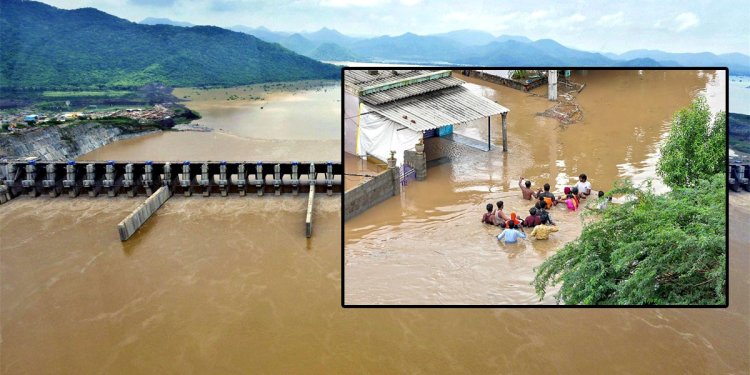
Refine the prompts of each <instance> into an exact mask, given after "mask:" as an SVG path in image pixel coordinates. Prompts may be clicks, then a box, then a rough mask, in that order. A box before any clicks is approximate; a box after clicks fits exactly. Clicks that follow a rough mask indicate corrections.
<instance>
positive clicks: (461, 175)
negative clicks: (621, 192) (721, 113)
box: [345, 70, 725, 304]
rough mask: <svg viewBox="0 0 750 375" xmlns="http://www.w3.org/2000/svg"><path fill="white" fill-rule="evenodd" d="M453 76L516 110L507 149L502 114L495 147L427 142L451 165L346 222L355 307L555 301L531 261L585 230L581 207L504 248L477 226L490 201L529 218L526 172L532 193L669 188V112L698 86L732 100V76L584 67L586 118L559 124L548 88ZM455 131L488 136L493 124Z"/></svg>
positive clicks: (560, 211) (716, 100)
mask: <svg viewBox="0 0 750 375" xmlns="http://www.w3.org/2000/svg"><path fill="white" fill-rule="evenodd" d="M454 77H460V78H462V79H466V80H467V81H468V82H469V83H468V84H466V85H465V86H466V87H468V88H469V89H470V90H471V91H473V92H474V93H476V94H479V95H482V96H485V97H487V98H490V99H491V100H494V101H497V102H498V103H499V104H501V105H503V106H505V107H507V108H509V109H510V113H509V115H508V148H509V152H508V153H507V154H503V152H502V140H501V137H502V135H501V124H500V118H499V116H497V117H498V118H493V119H492V142H493V144H494V145H495V146H494V149H493V150H492V151H491V152H484V151H480V150H476V149H473V148H469V147H467V146H465V145H460V144H456V143H453V142H450V141H448V140H445V139H440V138H429V139H427V140H426V141H425V143H426V147H425V152H426V154H427V157H428V159H432V158H434V157H435V156H436V155H438V156H447V157H449V158H450V160H451V162H449V163H443V164H440V165H438V166H435V167H432V168H429V169H428V173H427V180H426V181H424V182H410V183H409V185H408V186H407V187H406V188H405V191H404V193H402V195H401V196H400V197H394V198H391V199H389V200H386V201H385V202H383V203H381V204H378V205H377V206H375V207H373V208H371V209H369V210H368V211H366V212H364V213H363V214H361V215H359V216H357V217H355V218H353V219H351V220H349V221H347V222H346V226H345V253H346V258H345V263H346V272H345V278H346V280H345V281H346V287H345V293H346V302H347V304H370V303H377V304H534V303H543V304H549V303H554V298H553V296H552V293H549V294H547V296H546V297H545V299H544V300H543V301H539V300H538V297H537V296H536V293H535V292H534V289H533V286H532V285H530V283H531V281H532V280H533V277H534V271H533V269H534V267H537V266H539V265H540V264H541V263H542V261H544V259H546V258H547V257H548V256H549V255H551V253H552V252H554V251H556V250H557V249H559V248H560V247H561V246H562V245H563V244H565V243H567V242H570V241H572V240H574V239H575V238H576V237H578V235H579V234H580V231H581V227H582V218H581V214H580V213H579V212H569V211H568V210H567V209H564V208H563V207H562V206H560V207H555V208H553V209H552V210H551V211H550V215H551V217H552V219H553V220H554V221H555V222H556V223H557V224H558V227H559V229H560V231H559V232H557V233H554V234H552V236H551V237H550V240H548V241H536V240H521V241H520V242H519V243H518V244H511V245H504V244H502V243H499V242H498V241H497V240H496V239H495V237H496V236H497V235H498V234H499V233H500V229H499V228H494V227H491V226H486V225H482V224H480V220H481V217H482V214H483V213H484V212H485V205H486V204H487V203H493V204H494V203H495V202H497V201H499V200H502V201H503V202H504V205H505V210H504V211H505V213H506V214H509V213H510V212H516V213H517V214H518V215H520V216H522V217H525V216H527V215H528V214H529V208H530V207H532V205H533V203H532V202H530V201H525V200H523V199H522V198H521V192H520V189H519V188H518V180H519V177H525V178H527V179H530V180H531V181H532V182H533V185H532V189H534V190H536V189H538V188H540V187H542V185H544V183H549V184H550V185H551V186H552V189H551V191H553V192H554V193H555V194H556V196H559V195H561V194H562V191H563V189H564V187H565V186H571V185H573V184H575V182H577V180H578V175H579V174H581V173H585V174H587V175H588V177H589V181H590V182H591V184H592V190H594V191H598V190H605V191H607V190H610V189H611V188H612V187H613V184H614V182H615V181H616V180H617V179H620V178H623V177H628V178H631V179H632V180H633V181H634V182H635V183H636V184H641V183H643V182H644V181H645V180H646V179H654V182H653V186H654V189H655V190H656V191H665V190H666V186H664V185H663V184H662V183H661V182H660V181H658V178H657V177H656V172H655V170H656V169H655V167H656V162H657V160H658V157H659V155H658V150H659V147H660V145H661V143H662V142H663V140H664V139H665V137H666V135H667V134H668V131H669V121H670V119H671V117H672V114H673V113H674V112H675V111H677V110H679V109H680V108H683V107H685V106H687V105H689V104H690V102H691V101H692V99H693V98H694V97H695V96H696V95H699V94H701V95H705V96H706V97H707V98H708V102H709V104H710V105H712V108H714V110H717V109H718V108H723V104H724V97H725V96H724V88H725V86H724V85H725V83H724V81H725V77H724V75H723V72H702V71H648V70H647V71H642V72H639V71H637V70H631V71H583V72H579V71H576V72H575V74H574V76H573V77H572V80H573V81H575V82H578V83H585V84H586V86H585V88H584V90H583V91H581V93H580V94H579V95H578V96H577V102H578V104H579V105H580V107H581V109H582V111H583V113H584V119H583V121H582V122H579V123H576V124H572V125H568V126H561V125H559V123H558V122H557V120H555V119H552V118H547V117H542V116H537V115H536V114H537V113H540V112H543V111H545V110H546V109H547V108H549V107H550V106H551V104H550V102H549V101H548V100H547V99H546V90H547V88H546V86H543V87H540V88H538V89H536V90H535V91H534V92H533V93H524V92H521V91H518V90H514V89H510V88H507V87H504V86H499V85H495V84H491V83H487V82H484V81H480V80H476V79H470V78H466V77H464V76H461V75H458V74H454ZM454 129H455V132H457V133H460V134H462V135H465V136H469V137H472V138H475V139H480V140H481V139H486V138H487V123H486V120H479V121H477V122H476V123H473V124H469V125H464V126H461V125H459V126H455V127H454ZM594 194H595V193H594ZM584 202H585V201H584ZM584 205H585V203H582V206H584ZM584 211H585V210H584ZM527 233H529V231H527Z"/></svg>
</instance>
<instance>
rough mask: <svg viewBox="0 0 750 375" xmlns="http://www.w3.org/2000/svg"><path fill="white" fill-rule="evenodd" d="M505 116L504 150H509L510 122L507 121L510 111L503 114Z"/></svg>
mask: <svg viewBox="0 0 750 375" xmlns="http://www.w3.org/2000/svg"><path fill="white" fill-rule="evenodd" d="M501 116H502V118H503V152H508V123H507V121H506V119H507V117H508V112H504V113H502V114H501Z"/></svg>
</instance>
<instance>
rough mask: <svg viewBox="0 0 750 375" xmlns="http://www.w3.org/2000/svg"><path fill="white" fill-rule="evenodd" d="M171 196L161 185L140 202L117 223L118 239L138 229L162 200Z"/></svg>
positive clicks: (159, 205)
mask: <svg viewBox="0 0 750 375" xmlns="http://www.w3.org/2000/svg"><path fill="white" fill-rule="evenodd" d="M171 196H172V193H171V192H170V191H169V189H168V188H167V187H166V186H162V187H160V188H159V190H157V191H156V192H155V193H154V194H151V196H150V197H148V198H147V199H146V201H145V202H143V203H141V205H140V206H138V207H137V208H136V209H135V211H133V212H132V213H131V214H130V215H128V216H127V217H126V218H124V219H123V220H122V221H121V222H120V223H119V224H117V231H118V232H119V233H120V241H125V240H127V239H128V238H130V236H132V235H133V234H134V233H135V232H136V231H138V229H139V228H140V227H141V226H142V225H143V224H144V223H145V222H146V220H148V218H150V217H151V215H153V214H154V212H156V210H158V209H159V207H161V205H162V204H164V202H166V201H167V199H169V197H171Z"/></svg>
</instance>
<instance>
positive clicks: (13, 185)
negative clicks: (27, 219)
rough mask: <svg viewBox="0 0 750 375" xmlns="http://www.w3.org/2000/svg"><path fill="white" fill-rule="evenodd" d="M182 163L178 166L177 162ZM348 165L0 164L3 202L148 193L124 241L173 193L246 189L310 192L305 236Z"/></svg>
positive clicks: (126, 226)
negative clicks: (317, 201)
mask: <svg viewBox="0 0 750 375" xmlns="http://www.w3.org/2000/svg"><path fill="white" fill-rule="evenodd" d="M178 166H179V167H178ZM343 173H344V167H343V165H342V164H341V163H333V162H322V163H320V162H313V163H310V162H304V163H300V162H296V161H295V162H271V163H264V162H261V161H259V162H227V161H220V162H214V161H201V162H191V161H183V162H153V161H145V162H138V161H125V162H118V161H114V160H110V161H107V162H81V163H80V164H79V163H77V162H75V161H69V162H58V161H40V160H36V158H31V159H30V160H5V161H4V163H0V182H2V184H0V203H5V202H7V201H8V200H10V199H12V198H14V197H17V196H19V195H22V194H27V195H30V196H32V197H37V196H39V195H40V194H43V193H45V192H46V193H48V194H49V195H50V196H51V197H56V196H59V195H60V194H62V193H65V192H67V195H68V196H69V197H77V196H78V195H80V194H81V193H88V195H89V196H92V197H95V196H98V195H99V194H100V193H102V192H106V193H107V196H109V197H115V196H117V195H119V194H121V193H123V192H124V193H127V195H128V196H129V197H136V196H138V195H139V194H146V195H149V197H148V198H147V199H146V201H145V202H144V203H143V204H141V205H140V206H139V207H138V208H137V209H136V210H135V211H134V212H133V213H132V214H130V215H129V216H128V217H126V218H125V219H124V220H123V221H122V222H121V223H120V224H118V231H119V233H120V239H121V240H123V241H125V240H127V239H128V238H130V237H131V236H132V235H133V233H135V232H136V231H137V230H138V228H140V226H141V225H143V223H145V222H146V220H148V218H149V217H150V216H151V215H152V214H153V213H154V212H156V210H157V209H158V208H159V207H160V206H161V205H162V204H163V203H164V202H165V201H166V200H167V199H168V198H169V197H170V196H172V194H174V193H178V194H179V193H182V194H183V195H185V196H191V195H192V194H193V192H199V193H201V194H202V195H203V196H204V197H208V196H210V195H211V194H212V193H220V194H221V196H227V195H229V194H230V193H236V194H239V195H240V196H244V195H245V194H246V193H247V192H248V191H249V192H251V193H252V192H255V193H256V194H257V195H258V196H262V195H263V194H265V193H270V192H273V193H274V194H275V195H281V194H282V193H291V194H293V195H298V194H299V193H300V192H303V193H309V202H308V212H307V217H306V224H305V227H306V233H307V236H308V237H309V236H311V235H312V214H313V212H312V208H313V197H314V195H315V193H316V192H318V193H323V192H325V193H327V194H328V195H332V194H333V193H341V192H342V190H343V184H342V180H343Z"/></svg>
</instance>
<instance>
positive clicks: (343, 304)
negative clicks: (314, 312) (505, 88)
mask: <svg viewBox="0 0 750 375" xmlns="http://www.w3.org/2000/svg"><path fill="white" fill-rule="evenodd" d="M394 68H399V67H398V66H387V67H385V66H368V67H346V66H344V67H342V68H341V78H340V80H341V81H340V82H341V163H342V165H344V163H346V162H345V155H344V122H345V121H344V90H345V82H344V72H345V71H347V70H370V69H394ZM408 68H409V69H423V70H437V69H450V70H463V69H469V70H479V69H488V68H489V69H540V70H552V69H556V70H723V71H724V72H725V85H724V106H725V112H726V114H727V116H726V123H725V124H724V126H725V132H726V139H725V147H724V160H725V162H726V164H727V165H729V74H730V72H729V68H728V67H710V66H700V67H616V66H609V67H602V66H595V67H575V66H564V67H559V66H557V67H554V66H553V67H538V66H537V67H518V66H516V67H496V66H408ZM725 169H726V168H725ZM344 170H346V165H344ZM725 173H726V170H725ZM345 194H346V191H344V192H342V193H341V307H343V308H345V309H347V308H352V309H360V308H433V309H434V308H450V309H455V308H514V307H521V308H553V309H559V308H562V309H576V308H605V309H613V308H646V309H649V308H709V309H716V308H728V307H729V281H730V280H729V276H730V275H729V188H728V187H727V185H726V181H725V185H724V203H725V206H724V209H725V212H724V215H725V218H726V225H725V234H724V243H725V247H726V257H725V259H726V264H725V269H726V299H725V303H724V305H512V304H511V305H413V304H404V305H347V304H346V300H345V298H344V295H345V293H344V290H345V284H346V283H345V282H344V280H345V272H346V270H345V261H344V260H345V253H346V252H345V251H344V250H345V240H346V239H345V236H344V230H345V220H344V196H345Z"/></svg>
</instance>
